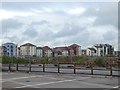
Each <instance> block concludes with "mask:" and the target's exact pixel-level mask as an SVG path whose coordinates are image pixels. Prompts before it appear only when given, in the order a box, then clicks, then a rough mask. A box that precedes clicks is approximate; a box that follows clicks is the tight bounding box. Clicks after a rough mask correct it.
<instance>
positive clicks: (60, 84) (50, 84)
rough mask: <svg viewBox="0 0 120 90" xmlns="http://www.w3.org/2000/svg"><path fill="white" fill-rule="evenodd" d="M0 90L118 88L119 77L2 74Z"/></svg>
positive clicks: (22, 73)
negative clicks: (25, 89) (20, 89)
mask: <svg viewBox="0 0 120 90" xmlns="http://www.w3.org/2000/svg"><path fill="white" fill-rule="evenodd" d="M0 75H1V77H2V79H1V80H0V81H1V82H2V88H3V89H4V88H8V89H9V88H104V89H106V90H107V89H116V88H118V85H119V84H118V79H119V77H111V76H100V75H83V74H58V73H43V72H31V73H26V72H2V74H0Z"/></svg>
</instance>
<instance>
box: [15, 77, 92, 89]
mask: <svg viewBox="0 0 120 90" xmlns="http://www.w3.org/2000/svg"><path fill="white" fill-rule="evenodd" d="M47 78H48V77H47ZM88 78H90V77H85V78H82V79H79V80H84V79H88ZM76 80H77V79H72V80H62V81H55V82H48V83H41V84H35V85H26V86H21V87H15V88H25V87H35V88H37V87H36V86H42V85H48V84H54V83H63V82H70V81H76ZM38 88H39V87H38Z"/></svg>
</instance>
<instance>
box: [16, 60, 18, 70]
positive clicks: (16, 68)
mask: <svg viewBox="0 0 120 90" xmlns="http://www.w3.org/2000/svg"><path fill="white" fill-rule="evenodd" d="M16 71H18V61H17V63H16Z"/></svg>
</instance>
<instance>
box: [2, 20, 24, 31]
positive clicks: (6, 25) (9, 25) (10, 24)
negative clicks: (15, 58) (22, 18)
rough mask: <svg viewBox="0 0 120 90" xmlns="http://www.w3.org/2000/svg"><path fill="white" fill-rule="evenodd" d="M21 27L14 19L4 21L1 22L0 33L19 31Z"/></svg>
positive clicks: (21, 24)
mask: <svg viewBox="0 0 120 90" xmlns="http://www.w3.org/2000/svg"><path fill="white" fill-rule="evenodd" d="M22 26H23V23H21V22H19V21H18V20H16V19H6V20H3V21H2V31H3V33H7V32H8V31H9V30H10V29H14V30H16V29H19V28H21V27H22Z"/></svg>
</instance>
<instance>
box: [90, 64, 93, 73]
mask: <svg viewBox="0 0 120 90" xmlns="http://www.w3.org/2000/svg"><path fill="white" fill-rule="evenodd" d="M90 67H91V75H93V65H92V63H90Z"/></svg>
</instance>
